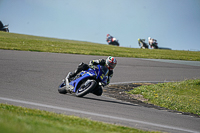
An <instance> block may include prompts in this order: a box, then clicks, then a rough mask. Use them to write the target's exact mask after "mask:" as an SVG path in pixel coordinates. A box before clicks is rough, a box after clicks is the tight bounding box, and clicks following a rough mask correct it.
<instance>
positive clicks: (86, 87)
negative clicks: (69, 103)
mask: <svg viewBox="0 0 200 133" xmlns="http://www.w3.org/2000/svg"><path fill="white" fill-rule="evenodd" d="M96 84H97V82H96V81H95V80H86V81H85V82H83V83H82V84H81V85H80V87H79V88H78V90H77V91H76V96H77V97H83V96H85V95H86V94H88V93H90V92H91V91H92V90H93V89H94V88H95V87H96Z"/></svg>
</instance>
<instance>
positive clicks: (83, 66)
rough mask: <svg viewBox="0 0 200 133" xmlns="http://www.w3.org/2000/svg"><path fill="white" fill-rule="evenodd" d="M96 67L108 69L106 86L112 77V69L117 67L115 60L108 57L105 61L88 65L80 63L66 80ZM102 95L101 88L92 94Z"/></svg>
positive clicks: (93, 61)
mask: <svg viewBox="0 0 200 133" xmlns="http://www.w3.org/2000/svg"><path fill="white" fill-rule="evenodd" d="M96 65H101V66H106V67H107V68H108V70H109V73H108V79H107V85H108V84H109V83H110V79H111V78H112V76H113V69H114V68H115V66H116V65H117V60H116V59H115V58H114V57H112V56H109V57H108V58H107V59H106V60H104V59H98V60H92V61H90V62H89V65H88V64H85V63H83V62H82V63H80V64H79V65H78V68H77V69H76V70H75V72H74V73H72V74H70V75H69V78H68V80H70V79H72V78H74V77H75V76H76V75H77V74H78V73H80V72H81V71H85V70H87V69H89V67H90V68H93V67H94V66H96ZM102 93H103V90H102V88H101V86H99V88H96V89H95V90H94V92H93V94H95V95H97V96H101V95H102Z"/></svg>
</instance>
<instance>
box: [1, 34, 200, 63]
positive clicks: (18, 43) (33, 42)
mask: <svg viewBox="0 0 200 133" xmlns="http://www.w3.org/2000/svg"><path fill="white" fill-rule="evenodd" d="M0 49H8V50H23V51H38V52H54V53H69V54H85V55H102V56H110V55H111V56H115V57H133V58H151V59H171V60H190V61H200V52H195V51H178V50H161V49H139V48H126V47H116V46H111V45H106V44H97V43H91V42H80V41H73V40H64V39H55V38H46V37H37V36H29V35H21V34H14V33H5V32H0Z"/></svg>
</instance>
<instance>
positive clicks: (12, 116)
mask: <svg viewBox="0 0 200 133" xmlns="http://www.w3.org/2000/svg"><path fill="white" fill-rule="evenodd" d="M0 130H1V132H2V133H63V132H67V133H69V132H71V133H110V132H114V133H127V132H128V133H148V131H142V130H138V129H133V128H130V127H124V126H119V125H113V124H106V123H102V122H96V121H91V120H89V119H83V118H78V117H75V116H66V115H63V114H56V113H52V112H47V111H41V110H35V109H28V108H23V107H17V106H13V105H7V104H0Z"/></svg>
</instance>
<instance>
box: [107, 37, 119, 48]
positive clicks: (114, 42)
mask: <svg viewBox="0 0 200 133" xmlns="http://www.w3.org/2000/svg"><path fill="white" fill-rule="evenodd" d="M109 45H115V46H119V42H118V40H117V39H116V38H112V41H111V42H110V43H109Z"/></svg>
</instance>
